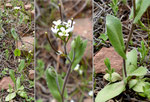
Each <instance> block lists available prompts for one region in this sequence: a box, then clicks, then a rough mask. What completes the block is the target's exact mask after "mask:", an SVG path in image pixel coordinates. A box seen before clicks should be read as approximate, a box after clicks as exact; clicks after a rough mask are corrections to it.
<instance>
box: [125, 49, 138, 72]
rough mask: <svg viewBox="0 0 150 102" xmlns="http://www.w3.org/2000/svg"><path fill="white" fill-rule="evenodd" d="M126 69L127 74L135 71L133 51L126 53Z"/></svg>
mask: <svg viewBox="0 0 150 102" xmlns="http://www.w3.org/2000/svg"><path fill="white" fill-rule="evenodd" d="M126 68H127V74H130V73H131V72H133V71H135V70H136V69H137V51H136V50H135V49H133V50H131V51H130V52H128V53H127V59H126Z"/></svg>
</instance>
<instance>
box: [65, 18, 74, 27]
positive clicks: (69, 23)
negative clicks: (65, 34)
mask: <svg viewBox="0 0 150 102" xmlns="http://www.w3.org/2000/svg"><path fill="white" fill-rule="evenodd" d="M71 24H72V20H68V22H67V24H66V27H71ZM74 24H75V22H74V21H73V24H72V26H73V25H74Z"/></svg>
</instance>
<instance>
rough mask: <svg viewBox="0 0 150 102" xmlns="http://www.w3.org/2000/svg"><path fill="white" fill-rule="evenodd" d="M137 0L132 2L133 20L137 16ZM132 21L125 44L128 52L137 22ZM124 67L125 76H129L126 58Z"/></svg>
mask: <svg viewBox="0 0 150 102" xmlns="http://www.w3.org/2000/svg"><path fill="white" fill-rule="evenodd" d="M135 1H136V0H132V4H133V11H134V13H133V21H134V18H135V16H136V3H135ZM133 21H132V24H131V30H130V32H129V36H128V40H127V43H126V46H125V51H124V52H125V53H126V52H127V49H128V46H129V42H130V40H131V37H132V34H133V30H134V28H135V24H134V23H133ZM123 68H124V74H125V77H127V70H126V61H125V59H123Z"/></svg>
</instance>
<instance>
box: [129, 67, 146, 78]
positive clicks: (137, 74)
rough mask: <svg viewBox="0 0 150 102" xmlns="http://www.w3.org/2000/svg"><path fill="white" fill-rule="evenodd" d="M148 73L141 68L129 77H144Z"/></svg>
mask: <svg viewBox="0 0 150 102" xmlns="http://www.w3.org/2000/svg"><path fill="white" fill-rule="evenodd" d="M147 71H148V69H147V68H145V67H142V66H141V67H139V68H138V69H136V70H135V71H133V72H132V73H130V74H129V76H144V75H146V73H147Z"/></svg>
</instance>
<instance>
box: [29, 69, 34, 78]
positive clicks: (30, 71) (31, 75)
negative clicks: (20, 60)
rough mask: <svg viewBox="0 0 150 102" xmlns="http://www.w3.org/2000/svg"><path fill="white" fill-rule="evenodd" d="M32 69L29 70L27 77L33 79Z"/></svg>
mask: <svg viewBox="0 0 150 102" xmlns="http://www.w3.org/2000/svg"><path fill="white" fill-rule="evenodd" d="M34 72H35V71H34V70H29V79H30V80H34Z"/></svg>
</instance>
